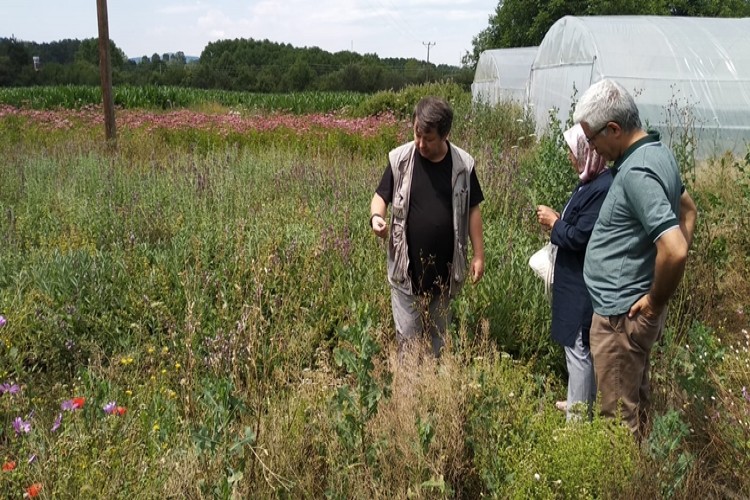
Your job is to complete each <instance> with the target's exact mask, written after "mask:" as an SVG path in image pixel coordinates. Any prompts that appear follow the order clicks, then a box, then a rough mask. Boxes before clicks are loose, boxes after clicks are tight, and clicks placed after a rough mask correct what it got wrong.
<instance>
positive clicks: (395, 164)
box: [388, 141, 474, 297]
mask: <svg viewBox="0 0 750 500" xmlns="http://www.w3.org/2000/svg"><path fill="white" fill-rule="evenodd" d="M448 144H449V145H450V152H451V158H452V160H453V173H452V175H451V186H452V187H453V261H452V263H451V273H450V274H451V276H450V290H449V293H450V297H455V296H456V295H457V294H458V292H459V291H460V290H461V287H462V286H463V284H464V281H465V280H466V268H467V255H468V251H467V243H468V236H469V186H470V183H469V179H470V176H471V171H472V170H473V169H474V158H472V157H471V155H469V153H467V152H466V151H464V150H463V149H461V148H459V147H457V146H454V145H453V144H451V143H448ZM417 154H418V153H417V150H416V147H415V144H414V141H412V142H409V143H406V144H404V145H402V146H399V147H397V148H396V149H394V150H393V151H391V152H390V153H389V154H388V159H389V160H390V163H391V171H392V172H393V201H392V207H391V230H390V238H389V240H388V282H389V283H390V285H391V286H392V287H395V288H396V289H398V290H400V291H402V292H404V293H406V294H409V295H411V294H412V293H413V291H412V283H411V279H410V278H409V249H408V248H407V244H406V232H407V230H408V228H407V227H406V220H407V218H408V215H409V195H410V193H411V180H412V173H413V171H414V157H415V155H417Z"/></svg>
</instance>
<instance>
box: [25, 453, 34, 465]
mask: <svg viewBox="0 0 750 500" xmlns="http://www.w3.org/2000/svg"><path fill="white" fill-rule="evenodd" d="M35 461H36V453H32V455H31V456H30V457H29V459H28V461H27V463H30V464H31V463H34V462H35Z"/></svg>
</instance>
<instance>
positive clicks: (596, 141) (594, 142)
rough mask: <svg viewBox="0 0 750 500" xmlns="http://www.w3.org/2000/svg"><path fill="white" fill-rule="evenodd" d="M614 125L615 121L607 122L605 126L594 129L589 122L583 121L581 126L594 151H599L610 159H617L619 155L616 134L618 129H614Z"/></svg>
mask: <svg viewBox="0 0 750 500" xmlns="http://www.w3.org/2000/svg"><path fill="white" fill-rule="evenodd" d="M612 125H616V124H614V122H607V123H606V124H605V125H604V126H603V127H601V128H599V129H597V130H592V129H591V127H589V124H588V123H586V122H581V128H582V129H583V133H584V134H585V135H586V141H588V143H589V145H590V146H591V147H592V148H593V149H594V151H596V152H597V153H599V156H601V157H602V158H604V159H605V160H608V161H610V160H617V158H618V157H619V154H618V153H617V148H616V137H615V135H616V134H615V133H614V132H616V130H614V127H613V126H612Z"/></svg>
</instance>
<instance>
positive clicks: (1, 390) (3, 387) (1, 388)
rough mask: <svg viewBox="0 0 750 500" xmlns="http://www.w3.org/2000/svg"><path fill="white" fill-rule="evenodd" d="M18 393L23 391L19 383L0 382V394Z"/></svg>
mask: <svg viewBox="0 0 750 500" xmlns="http://www.w3.org/2000/svg"><path fill="white" fill-rule="evenodd" d="M6 392H7V393H8V394H18V393H19V392H21V386H19V385H18V384H11V383H8V382H5V383H4V384H0V394H5V393H6Z"/></svg>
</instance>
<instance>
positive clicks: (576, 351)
mask: <svg viewBox="0 0 750 500" xmlns="http://www.w3.org/2000/svg"><path fill="white" fill-rule="evenodd" d="M565 362H566V364H567V366H568V405H567V413H566V418H567V420H571V419H578V418H581V416H582V415H583V414H584V412H585V414H586V416H587V418H591V417H592V415H593V414H592V405H593V403H594V400H595V399H596V379H595V377H594V361H593V360H592V359H591V351H590V350H589V347H588V346H587V345H584V344H583V332H582V331H581V329H580V328H579V329H578V334H577V335H576V340H575V343H574V344H573V346H572V347H568V346H565Z"/></svg>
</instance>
